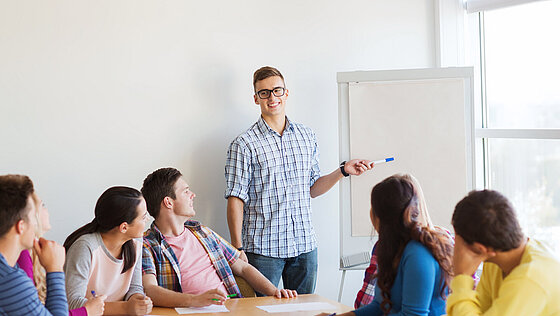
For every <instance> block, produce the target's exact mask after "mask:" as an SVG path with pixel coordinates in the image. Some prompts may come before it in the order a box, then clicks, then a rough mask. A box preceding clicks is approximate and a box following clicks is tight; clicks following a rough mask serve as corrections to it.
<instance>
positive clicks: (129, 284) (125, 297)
mask: <svg viewBox="0 0 560 316" xmlns="http://www.w3.org/2000/svg"><path fill="white" fill-rule="evenodd" d="M147 215H148V212H147V211H146V202H145V201H144V199H143V198H142V194H141V193H140V192H139V191H138V190H136V189H133V188H128V187H112V188H109V189H107V190H106V191H105V192H103V194H102V195H101V196H100V197H99V199H98V200H97V204H96V205H95V218H94V219H93V221H91V223H89V224H86V225H84V226H82V227H81V228H79V229H78V230H76V231H75V232H73V233H72V234H71V235H70V236H68V238H66V241H65V242H64V247H65V248H66V251H67V257H66V263H65V265H64V271H65V272H66V292H67V295H68V303H69V305H70V308H79V307H81V306H83V305H84V304H85V303H86V302H87V301H88V299H87V298H88V297H89V298H91V297H95V295H96V294H97V295H102V294H103V295H106V296H107V299H106V301H105V311H104V313H105V315H121V314H128V315H144V314H148V313H150V311H151V310H152V301H151V300H150V298H149V297H146V296H145V295H144V291H143V288H142V279H141V275H142V270H141V269H142V266H141V264H142V263H141V259H140V258H141V249H142V244H141V240H140V239H138V238H141V237H142V233H143V231H144V227H145V225H146V217H147Z"/></svg>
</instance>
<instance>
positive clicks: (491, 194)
mask: <svg viewBox="0 0 560 316" xmlns="http://www.w3.org/2000/svg"><path fill="white" fill-rule="evenodd" d="M451 223H452V224H453V228H454V229H455V234H457V235H459V236H461V237H462V238H463V239H464V240H465V241H466V242H467V243H468V244H473V243H474V242H477V243H480V244H482V245H484V246H486V247H492V248H494V250H497V251H508V250H511V249H514V248H517V247H519V245H521V242H523V231H522V229H521V226H519V222H518V221H517V216H516V215H515V211H514V209H513V206H512V205H511V203H510V202H509V201H508V199H507V198H506V197H505V196H503V195H502V194H501V193H500V192H498V191H493V190H481V191H471V192H470V193H469V195H467V196H466V197H465V198H464V199H462V200H461V201H460V202H459V203H457V205H456V206H455V212H453V218H452V220H451Z"/></svg>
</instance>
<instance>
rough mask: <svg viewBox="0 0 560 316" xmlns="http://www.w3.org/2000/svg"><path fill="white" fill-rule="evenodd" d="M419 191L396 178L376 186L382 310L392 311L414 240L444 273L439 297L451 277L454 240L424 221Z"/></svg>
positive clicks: (373, 200)
mask: <svg viewBox="0 0 560 316" xmlns="http://www.w3.org/2000/svg"><path fill="white" fill-rule="evenodd" d="M419 205H420V203H419V199H418V196H417V192H416V190H415V188H414V184H413V182H412V181H411V180H410V178H407V177H405V176H403V175H393V176H391V177H389V178H387V179H385V180H383V181H382V182H380V183H378V184H377V185H376V186H374V187H373V189H372V191H371V208H372V212H373V215H374V216H375V217H377V218H378V220H379V243H378V245H377V248H376V254H377V263H378V270H377V274H376V276H377V285H378V286H379V288H380V289H381V293H382V303H381V310H382V311H383V312H384V314H388V313H389V311H390V310H391V307H392V303H391V294H390V293H391V288H392V286H393V283H394V281H395V278H396V276H397V271H398V267H399V263H400V260H401V257H402V254H403V251H404V248H405V247H406V245H407V244H408V242H410V241H411V240H415V241H417V242H419V243H421V244H422V245H424V246H425V247H426V248H427V249H428V250H429V251H430V253H431V254H432V255H433V256H434V258H435V259H436V261H437V262H438V264H439V266H440V268H441V269H442V271H441V272H442V273H441V281H440V283H441V289H440V295H441V297H442V298H443V297H444V296H445V290H446V288H447V287H448V285H449V282H450V278H451V275H452V254H453V245H452V241H451V239H450V238H449V236H447V234H445V233H443V232H439V231H436V230H434V229H432V228H430V227H429V226H428V225H427V224H426V223H423V221H421V216H420V207H419Z"/></svg>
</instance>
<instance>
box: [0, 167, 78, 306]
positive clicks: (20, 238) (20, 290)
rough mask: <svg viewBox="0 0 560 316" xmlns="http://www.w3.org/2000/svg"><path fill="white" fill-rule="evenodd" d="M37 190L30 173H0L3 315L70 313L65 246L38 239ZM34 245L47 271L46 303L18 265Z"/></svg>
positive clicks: (1, 293)
mask: <svg viewBox="0 0 560 316" xmlns="http://www.w3.org/2000/svg"><path fill="white" fill-rule="evenodd" d="M33 192H34V189H33V182H31V180H30V179H29V178H28V177H27V176H22V175H4V176H0V218H1V220H0V315H18V316H20V315H60V316H66V315H68V304H67V302H66V293H65V291H64V273H63V272H62V265H63V264H64V248H62V246H60V245H58V244H57V243H55V242H54V241H49V240H45V239H43V238H40V239H39V240H38V241H36V240H35V229H36V226H37V219H36V216H35V203H34V202H33V198H32V195H33ZM32 247H33V248H34V249H35V251H36V252H37V257H38V259H39V261H40V262H41V265H42V266H43V267H44V268H45V270H46V271H47V273H46V298H45V305H43V304H42V303H41V301H40V300H39V296H38V295H37V290H36V289H35V286H33V282H32V281H31V280H30V279H29V277H28V276H27V275H26V274H25V272H24V271H23V270H21V269H20V268H18V267H17V266H16V260H17V258H18V256H19V255H20V253H21V252H22V251H23V250H25V249H30V248H32Z"/></svg>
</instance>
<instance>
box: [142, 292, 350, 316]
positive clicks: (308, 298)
mask: <svg viewBox="0 0 560 316" xmlns="http://www.w3.org/2000/svg"><path fill="white" fill-rule="evenodd" d="M311 302H325V303H329V304H331V305H334V306H336V309H335V310H317V311H307V312H291V313H267V312H265V311H263V310H262V309H259V308H257V307H256V306H261V305H276V304H287V303H311ZM225 305H226V307H227V309H229V311H230V312H229V313H210V314H209V313H205V314H189V315H193V316H198V315H200V316H203V315H217V316H227V315H244V316H264V315H267V316H285V315H298V316H303V315H316V314H319V313H322V312H328V313H334V312H337V313H344V312H348V311H351V310H353V308H351V307H350V306H346V305H342V304H340V303H338V302H335V301H332V300H329V299H326V298H324V297H321V296H319V295H317V294H303V295H299V296H298V297H297V298H283V299H277V298H274V297H271V296H267V297H250V298H239V299H229V300H227V301H226V303H225ZM150 315H164V316H167V315H179V314H178V313H177V312H176V311H175V309H174V308H166V307H154V309H153V310H152V313H151V314H150Z"/></svg>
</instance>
